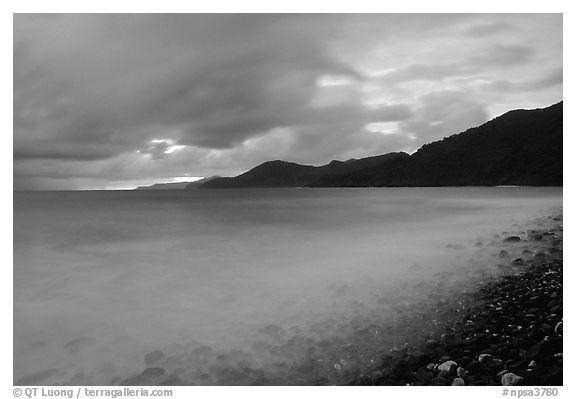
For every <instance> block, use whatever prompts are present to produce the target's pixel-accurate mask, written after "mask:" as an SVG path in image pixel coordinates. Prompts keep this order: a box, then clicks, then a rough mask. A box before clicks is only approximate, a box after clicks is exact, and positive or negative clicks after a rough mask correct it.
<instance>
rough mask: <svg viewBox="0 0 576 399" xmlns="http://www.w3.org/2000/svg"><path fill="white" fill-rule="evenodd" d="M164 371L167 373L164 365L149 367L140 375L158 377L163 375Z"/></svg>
mask: <svg viewBox="0 0 576 399" xmlns="http://www.w3.org/2000/svg"><path fill="white" fill-rule="evenodd" d="M164 373H166V370H164V369H163V368H162V367H149V368H147V369H145V370H144V371H143V372H142V373H141V374H140V376H141V377H145V378H156V377H161V376H163V375H164Z"/></svg>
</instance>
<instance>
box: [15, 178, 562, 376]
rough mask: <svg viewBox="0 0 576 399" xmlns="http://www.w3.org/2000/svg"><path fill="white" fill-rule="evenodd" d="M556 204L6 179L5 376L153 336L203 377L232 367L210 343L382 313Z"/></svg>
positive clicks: (141, 350) (117, 354)
mask: <svg viewBox="0 0 576 399" xmlns="http://www.w3.org/2000/svg"><path fill="white" fill-rule="evenodd" d="M561 206H562V191H561V189H559V188H440V189H438V188H425V189H424V188H411V189H407V188H394V189H391V188H387V189H314V190H307V189H301V190H299V189H281V190H196V191H188V192H186V191H130V192H128V191H124V192H118V191H117V192H110V191H109V192H39V193H15V194H14V337H15V339H14V378H15V381H17V380H18V379H19V378H22V377H24V376H27V375H30V374H34V373H37V372H42V371H43V370H49V369H53V371H52V372H46V373H45V375H46V376H48V377H46V376H44V377H41V382H43V383H47V384H50V383H56V382H68V383H70V382H77V383H94V384H108V383H111V382H117V381H118V377H121V378H126V377H129V376H131V375H135V374H138V373H140V372H141V371H142V370H143V369H144V368H145V367H146V365H145V364H144V361H143V355H144V354H145V353H147V352H150V351H152V350H162V351H163V352H164V353H165V354H166V356H167V359H165V360H163V363H162V367H164V368H166V369H167V372H170V371H174V370H175V369H178V368H179V369H178V370H177V371H176V372H175V373H180V374H179V375H180V376H181V377H182V376H184V377H188V378H189V379H190V380H191V381H192V380H194V378H199V377H198V376H199V375H202V376H203V377H202V378H204V380H202V381H203V382H204V383H224V382H225V381H223V380H220V377H219V376H218V372H217V371H214V370H216V369H215V368H214V367H215V364H216V365H218V362H219V361H222V360H221V359H222V357H220V358H219V357H218V355H219V354H226V353H227V354H230V353H233V354H235V355H234V356H236V358H237V359H236V358H234V359H236V360H238V359H243V360H245V361H246V362H248V363H250V364H251V365H252V366H253V367H268V366H267V364H272V363H273V361H275V362H276V363H278V359H283V357H284V358H285V359H284V360H286V362H283V364H286V363H287V362H288V361H294V359H293V358H290V359H288V357H289V356H295V355H294V353H295V352H294V351H292V352H291V354H284V355H283V354H282V353H280V352H281V351H280V350H277V351H276V352H274V353H273V355H271V354H270V353H272V352H273V351H272V349H273V348H275V347H278V348H282V347H283V346H282V342H286V340H289V339H290V338H291V337H292V338H293V337H294V336H298V337H313V338H314V339H323V336H322V335H326V334H328V333H327V332H326V331H327V330H326V328H324V329H322V328H318V325H319V324H318V323H321V322H322V321H323V320H326V321H330V322H331V323H333V322H334V319H337V320H347V319H350V320H351V319H352V318H354V317H356V319H355V320H358V317H360V316H362V317H363V315H365V316H366V320H367V322H368V321H370V320H369V316H368V315H370V314H373V313H377V314H379V315H381V316H382V317H385V316H386V309H384V308H382V306H381V305H382V303H385V301H383V300H382V298H383V297H386V295H393V294H392V293H393V292H396V291H397V290H398V289H399V287H406V286H407V285H406V284H412V285H414V284H417V283H418V282H419V281H428V280H429V279H432V278H436V277H435V276H437V275H438V273H439V272H442V271H443V270H444V271H446V270H454V269H453V268H454V265H456V264H458V263H459V262H462V261H463V260H465V259H470V257H471V256H477V254H476V253H475V252H474V251H476V252H478V251H477V249H478V248H477V246H478V245H479V244H477V243H478V240H486V239H487V238H490V237H493V235H494V234H495V233H501V232H502V231H503V230H508V231H510V229H514V228H517V229H522V228H525V227H526V226H530V223H531V222H532V221H533V220H535V218H537V217H540V216H545V215H547V214H549V213H550V212H552V211H553V210H555V209H559V208H561ZM475 243H476V247H475V246H474V245H475ZM448 268H452V269H448ZM456 274H457V273H456ZM379 306H380V307H379ZM388 316H390V315H388ZM370 322H373V321H370ZM324 327H326V325H325V326H324ZM315 328H316V329H315ZM340 330H341V331H340ZM340 332H342V333H344V332H343V328H339V331H334V334H332V335H337V333H340ZM328 335H330V334H328ZM310 339H311V338H310ZM308 342H311V341H310V340H309V341H308ZM259 345H260V346H259ZM262 345H264V346H265V349H262ZM266 345H267V346H266ZM275 345H276V346H275ZM198 348H204V349H202V350H203V351H204V352H202V350H201V351H200V352H202V353H205V354H206V355H202V356H200V355H198V353H200V352H198ZM206 348H208V349H206ZM266 348H267V349H266ZM271 348H272V349H271ZM195 350H196V352H195ZM271 351H272V352H271ZM232 357H233V356H232ZM219 359H220V360H219ZM227 359H228V360H226V361H229V363H227V365H228V366H230V365H232V366H233V365H235V364H236V363H234V362H236V360H234V359H233V360H229V359H230V357H228V358H227ZM230 362H232V363H230ZM182 369H183V370H182ZM206 375H208V377H206ZM184 377H182V378H184ZM42 378H44V379H43V380H42ZM202 381H200V383H202ZM197 383H198V382H197Z"/></svg>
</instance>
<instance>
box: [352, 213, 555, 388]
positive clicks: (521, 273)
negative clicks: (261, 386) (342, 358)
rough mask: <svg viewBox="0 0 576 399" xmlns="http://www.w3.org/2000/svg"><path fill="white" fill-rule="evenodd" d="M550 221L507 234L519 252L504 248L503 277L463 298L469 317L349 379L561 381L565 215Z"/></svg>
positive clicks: (460, 383) (455, 383)
mask: <svg viewBox="0 0 576 399" xmlns="http://www.w3.org/2000/svg"><path fill="white" fill-rule="evenodd" d="M546 225H547V227H546V228H543V229H541V230H531V231H528V232H525V237H521V236H518V235H509V236H507V237H505V238H503V239H502V242H503V243H504V244H506V245H508V244H515V245H518V247H517V251H521V256H519V257H514V258H511V257H510V254H509V252H508V251H506V250H501V251H500V252H499V254H498V257H499V264H498V265H497V267H498V269H499V270H502V272H503V275H502V276H500V277H496V278H491V279H489V281H487V282H481V283H480V284H479V286H478V289H477V290H474V291H473V292H471V293H469V294H466V295H463V296H462V297H461V298H459V299H458V301H457V302H458V303H459V304H460V305H461V307H460V308H459V309H458V311H460V312H461V313H462V315H463V317H461V318H460V319H456V320H455V321H454V322H453V323H451V324H449V325H447V326H444V328H443V329H442V330H440V331H436V333H435V334H434V333H433V334H429V335H428V337H427V339H426V341H424V342H422V343H421V344H419V345H415V346H411V345H409V344H406V345H405V346H404V347H401V348H400V349H398V348H394V349H392V350H391V351H390V353H389V354H386V355H385V356H383V358H382V359H381V361H380V362H379V363H377V364H376V365H374V367H372V368H371V369H370V370H366V371H364V372H363V373H361V375H359V376H358V377H356V378H354V379H352V380H351V381H350V384H352V385H452V386H464V385H539V386H549V385H562V383H563V380H562V361H563V359H562V331H563V328H562V327H563V323H562V306H563V304H562V264H563V262H562V217H561V216H554V217H550V218H549V220H548V221H547V223H546ZM534 249H536V250H535V251H534ZM436 308H437V311H438V309H440V312H447V311H449V306H446V305H445V304H444V303H443V302H442V303H438V304H437V305H436Z"/></svg>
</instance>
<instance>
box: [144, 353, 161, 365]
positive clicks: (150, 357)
mask: <svg viewBox="0 0 576 399" xmlns="http://www.w3.org/2000/svg"><path fill="white" fill-rule="evenodd" d="M163 359H164V353H163V352H162V351H152V352H150V353H147V354H146V355H144V363H146V365H147V366H153V365H155V364H157V363H159V362H161V361H162V360H163Z"/></svg>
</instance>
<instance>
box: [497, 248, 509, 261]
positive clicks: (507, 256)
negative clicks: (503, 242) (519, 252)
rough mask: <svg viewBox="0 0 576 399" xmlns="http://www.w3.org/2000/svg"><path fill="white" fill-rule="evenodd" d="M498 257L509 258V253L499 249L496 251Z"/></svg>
mask: <svg viewBox="0 0 576 399" xmlns="http://www.w3.org/2000/svg"><path fill="white" fill-rule="evenodd" d="M498 257H499V258H500V259H508V258H510V254H509V253H508V251H505V250H501V251H500V252H499V253H498Z"/></svg>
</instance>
